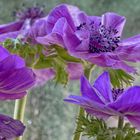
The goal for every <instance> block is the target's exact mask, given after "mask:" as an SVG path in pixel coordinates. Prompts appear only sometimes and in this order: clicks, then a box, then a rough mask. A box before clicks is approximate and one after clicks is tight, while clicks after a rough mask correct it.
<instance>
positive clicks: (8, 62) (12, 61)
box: [0, 46, 35, 100]
mask: <svg viewBox="0 0 140 140" xmlns="http://www.w3.org/2000/svg"><path fill="white" fill-rule="evenodd" d="M0 54H1V56H0V100H6V99H10V100H12V99H19V98H22V97H23V96H24V95H26V93H27V92H26V90H27V89H29V88H30V87H31V86H33V84H34V83H35V75H34V73H33V72H32V70H31V69H29V68H27V67H26V66H25V62H24V60H23V59H22V58H21V57H19V56H17V55H11V54H10V53H9V52H8V51H7V50H6V49H5V48H3V47H2V46H0Z"/></svg>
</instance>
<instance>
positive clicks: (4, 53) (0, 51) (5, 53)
mask: <svg viewBox="0 0 140 140" xmlns="http://www.w3.org/2000/svg"><path fill="white" fill-rule="evenodd" d="M0 54H1V55H0V61H2V60H3V59H5V58H6V57H8V56H9V55H10V53H9V52H8V51H7V50H6V49H5V48H3V47H2V46H0Z"/></svg>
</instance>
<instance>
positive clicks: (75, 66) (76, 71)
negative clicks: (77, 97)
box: [67, 63, 84, 80]
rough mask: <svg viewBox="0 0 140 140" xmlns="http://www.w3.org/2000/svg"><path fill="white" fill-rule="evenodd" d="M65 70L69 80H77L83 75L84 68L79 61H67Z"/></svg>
mask: <svg viewBox="0 0 140 140" xmlns="http://www.w3.org/2000/svg"><path fill="white" fill-rule="evenodd" d="M67 72H68V74H69V79H70V80H78V79H80V77H81V75H83V73H84V70H83V66H82V64H79V63H68V64H67Z"/></svg>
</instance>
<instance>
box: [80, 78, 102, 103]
mask: <svg viewBox="0 0 140 140" xmlns="http://www.w3.org/2000/svg"><path fill="white" fill-rule="evenodd" d="M81 93H82V96H84V97H87V98H89V99H90V100H93V101H96V102H99V103H101V104H103V102H102V100H101V99H100V97H98V95H97V94H96V92H95V91H94V89H93V88H92V86H91V85H90V83H89V81H88V80H87V79H86V78H85V77H81Z"/></svg>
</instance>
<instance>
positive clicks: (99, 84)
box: [94, 72, 113, 103]
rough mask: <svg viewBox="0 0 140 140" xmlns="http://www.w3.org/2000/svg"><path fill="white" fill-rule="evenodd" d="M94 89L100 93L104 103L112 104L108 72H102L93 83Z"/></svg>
mask: <svg viewBox="0 0 140 140" xmlns="http://www.w3.org/2000/svg"><path fill="white" fill-rule="evenodd" d="M94 87H95V88H96V89H97V90H98V91H99V92H100V93H101V96H103V98H104V100H105V102H106V103H107V102H113V97H112V92H111V84H110V77H109V73H108V72H104V73H103V74H102V75H100V76H99V77H98V79H97V80H96V81H95V83H94Z"/></svg>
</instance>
